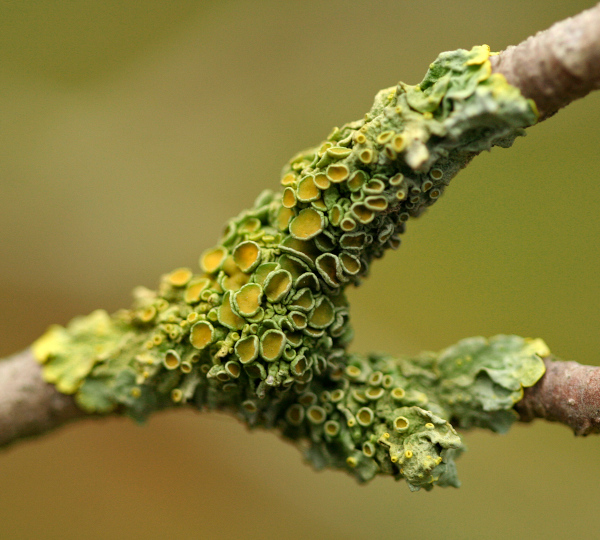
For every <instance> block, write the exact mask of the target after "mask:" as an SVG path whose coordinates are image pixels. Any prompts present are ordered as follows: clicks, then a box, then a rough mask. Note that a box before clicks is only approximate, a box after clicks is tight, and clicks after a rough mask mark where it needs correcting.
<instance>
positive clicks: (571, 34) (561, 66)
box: [490, 4, 600, 121]
mask: <svg viewBox="0 0 600 540" xmlns="http://www.w3.org/2000/svg"><path fill="white" fill-rule="evenodd" d="M490 60H491V63H492V70H493V71H495V72H498V73H502V74H503V75H504V76H505V77H506V79H507V80H508V82H509V83H510V84H512V85H513V86H516V87H517V88H519V89H520V90H521V93H522V94H523V95H524V96H525V97H527V98H531V99H533V101H535V103H536V105H537V107H538V110H539V112H540V121H542V120H545V119H546V118H548V117H550V116H552V115H553V114H554V113H556V112H557V111H558V110H559V109H561V108H562V107H565V106H566V105H568V104H569V103H571V102H572V101H575V100H576V99H579V98H582V97H584V96H585V95H587V94H589V93H590V92H591V91H592V90H595V89H597V88H600V4H596V6H595V7H593V8H591V9H588V10H586V11H583V12H581V13H580V14H579V15H576V16H575V17H570V18H569V19H565V20H564V21H560V22H558V23H556V24H554V25H553V26H551V27H550V28H549V29H548V30H545V31H543V32H538V33H537V34H536V35H535V36H531V37H530V38H528V39H526V40H525V41H523V42H522V43H520V44H519V45H517V46H516V47H515V46H511V47H508V48H507V49H506V50H505V51H502V53H501V54H499V55H498V56H494V57H492V58H491V59H490Z"/></svg>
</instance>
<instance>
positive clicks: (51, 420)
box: [0, 349, 85, 447]
mask: <svg viewBox="0 0 600 540" xmlns="http://www.w3.org/2000/svg"><path fill="white" fill-rule="evenodd" d="M82 416H85V413H84V412H83V411H81V410H80V409H79V408H78V407H77V406H76V405H75V402H74V400H73V398H72V397H71V396H67V395H65V394H61V393H60V392H58V391H57V390H56V388H55V387H54V385H51V384H48V383H46V382H45V381H44V380H43V379H42V369H41V366H40V364H39V363H38V362H37V361H36V360H35V358H34V357H33V354H32V352H31V350H30V349H27V350H25V351H23V352H21V353H18V354H15V355H14V356H11V357H9V358H6V359H4V360H1V361H0V447H3V446H6V445H8V444H10V443H11V442H13V441H16V440H19V439H22V438H24V437H31V436H34V435H38V434H42V433H45V432H47V431H49V430H51V429H54V428H56V427H58V426H61V425H62V424H64V423H65V422H68V421H69V420H73V419H75V418H78V417H82Z"/></svg>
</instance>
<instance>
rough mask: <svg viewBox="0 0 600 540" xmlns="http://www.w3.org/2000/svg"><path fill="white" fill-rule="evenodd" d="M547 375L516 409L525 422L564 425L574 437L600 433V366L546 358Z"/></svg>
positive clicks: (529, 389) (526, 394) (527, 392)
mask: <svg viewBox="0 0 600 540" xmlns="http://www.w3.org/2000/svg"><path fill="white" fill-rule="evenodd" d="M544 362H545V364H546V373H545V375H544V376H543V377H542V378H541V379H540V381H539V382H538V383H537V384H536V385H535V386H532V387H531V388H526V389H525V395H524V397H523V399H522V400H521V401H519V403H517V404H516V406H515V409H516V410H517V412H518V413H519V414H520V416H521V421H522V422H531V421H532V420H534V419H535V418H543V419H544V420H548V421H549V422H561V423H562V424H565V425H566V426H568V427H570V428H572V429H573V431H574V432H575V435H590V434H592V433H600V367H597V366H584V365H581V364H578V363H577V362H563V361H555V360H553V359H552V358H550V357H549V358H546V359H544Z"/></svg>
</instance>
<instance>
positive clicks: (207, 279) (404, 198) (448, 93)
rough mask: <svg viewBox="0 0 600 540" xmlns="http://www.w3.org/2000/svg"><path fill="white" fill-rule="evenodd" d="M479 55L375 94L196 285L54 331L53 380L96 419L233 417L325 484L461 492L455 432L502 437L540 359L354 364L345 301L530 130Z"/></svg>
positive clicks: (265, 199)
mask: <svg viewBox="0 0 600 540" xmlns="http://www.w3.org/2000/svg"><path fill="white" fill-rule="evenodd" d="M489 54H490V53H489V48H487V47H486V46H481V47H474V48H473V49H472V50H471V51H466V50H458V51H454V52H448V53H443V54H442V55H440V57H439V58H438V59H437V60H436V61H435V62H434V63H433V64H431V66H430V68H429V71H428V72H427V74H426V76H425V78H424V79H423V81H422V82H421V84H419V85H417V86H409V85H406V84H404V83H399V84H398V85H396V86H394V87H391V88H387V89H385V90H382V91H381V92H379V93H378V94H377V96H376V98H375V103H374V105H373V107H372V108H371V110H370V111H369V112H368V113H367V114H366V115H365V117H364V118H363V119H361V120H358V121H355V122H350V123H348V124H346V125H344V126H343V127H341V128H339V129H338V128H335V129H334V130H333V131H332V132H331V134H330V135H329V137H328V138H327V140H326V141H324V142H323V143H321V144H320V145H318V146H316V147H315V148H311V149H309V150H306V151H304V152H301V153H299V154H298V155H296V156H295V157H294V158H292V160H291V161H290V162H289V163H288V164H287V165H286V166H285V167H284V169H283V171H282V174H281V185H282V193H279V194H278V193H274V192H272V191H265V192H263V193H262V194H261V195H260V196H259V197H258V199H257V200H256V202H255V203H254V205H253V206H252V208H250V209H249V210H246V211H244V212H242V213H241V214H240V215H239V216H237V217H235V218H233V219H231V220H230V221H229V222H228V223H227V225H226V227H225V231H224V234H223V237H222V238H221V240H220V241H219V244H218V245H217V246H215V247H213V248H211V249H208V250H206V251H205V252H204V253H203V254H202V256H201V257H200V263H199V265H200V269H201V271H202V273H201V274H198V275H194V273H193V272H192V271H191V270H190V269H187V268H180V269H177V270H175V271H173V272H171V273H169V274H166V275H165V276H163V278H162V280H161V282H160V285H159V287H158V290H156V291H151V290H148V289H145V288H139V289H136V291H135V292H134V298H135V299H134V303H133V306H132V307H131V308H130V309H127V310H122V311H119V312H117V313H115V314H114V315H112V316H109V315H107V314H106V313H105V312H103V311H96V312H94V313H92V314H91V315H89V316H87V317H80V318H77V319H74V320H73V321H72V322H71V323H70V324H69V325H68V326H67V327H66V328H62V327H57V326H54V327H52V328H50V329H49V330H48V332H47V333H46V334H45V335H44V336H42V337H41V338H40V339H39V340H38V341H37V342H36V344H35V345H34V353H35V355H36V357H37V358H38V360H39V361H40V362H42V363H43V364H44V368H43V372H44V376H45V378H46V380H47V381H49V382H51V383H54V384H55V385H56V387H57V388H58V389H59V390H60V391H61V392H65V393H68V394H73V395H74V396H75V400H76V401H77V403H78V404H79V406H80V407H82V408H83V409H85V410H86V411H88V412H90V413H101V414H102V413H109V412H111V411H120V412H123V413H125V414H128V415H130V416H131V417H133V418H135V419H137V420H143V419H145V418H146V417H147V416H148V415H149V414H150V413H152V412H153V411H155V410H158V409H162V408H165V407H170V406H183V405H184V404H189V405H192V406H195V407H199V408H202V409H225V410H229V411H231V412H233V413H234V414H236V415H237V416H238V417H239V418H240V419H242V420H244V421H245V422H247V423H248V424H249V425H250V426H252V427H254V426H263V427H267V428H276V429H278V430H280V431H281V433H282V434H283V436H284V437H286V438H288V439H292V440H295V441H299V442H300V441H308V443H309V444H308V445H307V444H303V447H305V448H306V447H307V448H308V450H306V457H307V459H308V460H309V461H310V462H312V463H313V465H314V466H315V467H317V468H320V467H335V468H340V469H344V470H346V471H348V472H349V473H351V474H353V475H354V476H355V477H356V478H357V479H358V480H360V481H365V480H369V479H370V478H372V477H373V476H375V475H377V474H388V475H392V476H394V477H395V478H398V479H400V478H404V479H406V481H407V482H408V485H409V487H410V488H411V489H413V490H415V489H419V488H421V487H423V488H425V489H430V488H431V487H432V486H433V485H436V484H437V485H442V486H444V485H458V481H457V479H456V473H455V468H454V457H456V456H457V455H458V454H459V453H460V452H461V451H462V450H463V446H462V443H461V439H460V437H459V435H458V434H457V432H456V431H455V427H464V428H469V427H474V426H479V427H485V428H489V429H491V430H493V431H498V432H502V431H505V430H506V429H507V428H508V426H509V425H510V424H511V423H512V422H513V421H514V420H515V417H516V413H515V412H514V411H513V409H512V407H513V405H514V404H515V403H516V402H517V401H518V400H519V399H520V398H521V396H522V388H523V387H524V386H531V385H533V384H535V382H536V381H537V380H538V379H539V377H541V375H542V374H543V371H544V364H543V362H542V361H541V357H542V356H545V355H546V354H548V351H547V349H546V347H545V345H544V344H543V343H541V342H538V341H528V340H526V339H523V338H519V337H515V336H499V337H497V338H494V339H492V340H490V341H489V342H488V341H486V340H484V339H483V338H473V339H470V340H465V341H462V342H460V343H459V344H458V345H456V346H454V347H451V348H449V349H447V350H445V351H442V352H441V353H438V354H434V353H426V354H423V355H420V356H419V357H417V358H393V357H390V356H387V355H370V356H366V357H364V356H359V355H352V354H349V353H348V351H347V348H348V345H349V344H350V342H351V339H352V329H351V326H350V324H349V305H348V301H347V299H346V295H345V289H346V287H347V286H349V285H358V284H359V282H360V280H361V279H363V278H364V277H365V276H366V275H367V274H368V271H369V267H370V265H371V263H372V262H373V260H374V259H377V258H380V257H381V256H382V255H383V254H384V252H385V250H386V249H388V248H391V249H396V248H397V247H398V246H399V244H400V239H399V235H400V234H402V233H403V232H404V230H405V224H406V221H407V220H408V219H409V218H411V217H413V216H418V215H420V214H421V213H422V212H423V211H424V210H425V209H426V208H427V207H428V206H430V205H431V204H433V203H434V202H435V201H436V200H437V199H438V198H439V197H440V195H441V194H442V193H443V191H444V190H445V188H446V187H447V185H448V184H449V182H450V180H451V179H452V177H453V176H454V175H455V174H456V173H457V172H458V171H459V170H460V169H461V168H462V167H464V166H465V165H466V164H467V163H468V161H469V160H470V159H471V158H472V157H473V156H474V155H476V154H477V153H478V152H481V151H482V150H486V149H489V148H490V147H491V146H494V145H498V146H505V147H506V146H510V145H511V144H512V142H513V140H514V139H515V137H517V136H518V135H522V134H523V128H525V127H527V126H530V125H532V124H534V123H535V122H536V118H537V113H536V110H535V105H534V104H533V103H532V102H531V101H529V100H526V99H524V98H523V97H522V96H521V95H520V93H519V92H518V90H516V89H515V88H513V87H511V86H510V85H509V84H508V83H507V82H506V80H505V79H504V78H503V77H502V76H501V75H499V74H492V73H491V66H490V62H489ZM450 422H452V424H451V423H450Z"/></svg>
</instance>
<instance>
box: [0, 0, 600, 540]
mask: <svg viewBox="0 0 600 540" xmlns="http://www.w3.org/2000/svg"><path fill="white" fill-rule="evenodd" d="M592 4H593V2H592V1H572V0H557V1H555V2H552V3H549V2H547V1H545V0H536V1H530V2H522V1H516V0H514V1H513V0H511V1H504V2H482V1H477V2H475V1H467V0H464V1H462V0H461V1H452V2H449V1H447V0H444V1H421V2H416V1H406V0H404V1H403V0H394V1H377V0H375V1H369V2H360V1H352V2H344V1H342V0H328V1H326V2H312V1H294V2H282V1H279V2H278V1H274V0H272V1H265V2H261V1H220V2H216V1H215V2H191V1H188V2H185V1H168V2H167V1H163V2H159V1H156V0H145V1H144V2H127V1H124V0H123V1H120V2H119V1H107V0H104V1H102V2H99V1H98V2H82V1H67V0H61V1H55V2H48V1H41V0H38V1H25V0H21V1H14V2H13V1H10V2H2V3H1V4H0V5H1V7H0V126H1V127H0V306H1V309H0V356H4V355H7V354H9V353H12V352H16V351H18V350H20V349H22V348H24V347H26V346H28V345H29V344H30V343H31V342H32V341H33V340H34V339H35V338H36V337H38V336H39V335H40V334H41V333H42V332H43V331H44V329H45V328H46V327H47V326H48V325H49V324H51V323H55V322H58V323H63V324H64V323H66V322H67V321H68V320H69V319H70V318H71V317H72V316H74V315H77V314H80V313H87V312H89V311H91V310H93V309H95V308H99V307H102V308H105V309H107V310H108V311H114V310H116V309H118V308H119V307H122V306H127V305H128V304H129V302H130V291H131V289H132V288H133V287H134V286H136V285H139V284H143V285H145V286H149V287H154V285H155V284H156V283H157V279H158V276H159V275H160V274H162V273H164V272H167V271H169V270H171V269H173V268H175V267H179V266H191V267H194V268H197V266H196V265H197V258H198V255H199V253H200V252H201V251H202V250H203V249H205V248H206V247H209V246H210V245H211V244H212V243H213V242H214V240H215V239H216V238H217V237H218V235H219V233H220V231H221V228H222V225H223V223H224V222H225V220H226V219H227V218H228V217H230V216H232V215H234V214H236V213H237V212H239V211H240V210H242V209H243V208H244V207H245V206H246V205H248V204H249V203H250V202H251V201H252V200H253V199H254V197H255V196H256V195H257V193H258V192H259V191H260V190H261V189H263V188H275V187H276V186H277V182H278V175H279V170H280V168H281V166H282V165H283V163H284V162H285V161H286V160H287V159H288V158H289V157H290V156H291V155H292V154H294V153H295V152H296V151H298V150H300V149H302V148H304V147H306V146H310V145H313V144H316V143H318V142H319V141H320V140H321V139H322V138H324V137H325V136H326V135H327V133H328V132H329V130H330V129H331V128H332V127H333V126H334V125H341V124H343V123H345V122H347V121H350V120H354V119H356V118H359V117H361V116H362V115H363V114H364V113H365V112H366V111H367V110H368V109H369V107H370V105H371V102H372V98H373V96H374V94H375V92H376V91H377V90H379V89H380V88H382V87H385V86H390V85H392V84H395V83H396V82H397V81H398V80H399V79H402V80H404V81H406V82H408V83H411V84H416V83H417V82H419V81H420V80H421V78H422V76H423V75H424V73H425V71H426V69H427V66H428V65H429V63H430V62H431V61H432V60H433V59H434V58H435V57H436V56H437V54H438V53H439V52H441V51H444V50H451V49H456V48H459V47H465V48H470V47H471V46H473V45H475V44H481V43H488V44H489V45H490V46H491V47H492V50H501V49H503V48H505V47H506V46H507V45H509V44H516V43H518V42H519V41H521V40H522V39H524V38H525V37H527V36H528V35H530V34H532V33H535V32H536V31H538V30H541V29H544V28H546V27H548V26H549V25H550V24H551V23H552V22H554V21H556V20H559V19H562V18H564V17H566V16H568V15H571V14H575V13H577V12H578V11H580V10H582V9H584V8H586V7H589V6H591V5H592ZM599 135H600V93H596V94H595V95H592V96H590V97H588V98H586V99H585V100H583V101H581V102H578V103H575V104H573V105H571V106H570V107H568V109H566V110H564V111H562V112H560V113H559V114H558V116H556V117H555V118H552V119H550V120H549V121H548V122H545V123H544V124H542V125H540V126H538V127H534V128H532V129H530V130H529V134H528V136H527V138H525V139H520V140H518V141H517V142H516V144H515V146H514V147H513V148H512V149H510V150H502V149H495V150H494V151H493V152H492V153H490V154H485V155H482V156H480V157H478V158H477V159H476V160H475V161H474V162H473V163H472V164H471V165H470V166H469V167H468V169H466V170H465V171H464V172H462V173H461V174H460V175H459V176H458V177H457V178H456V179H455V180H454V181H453V183H452V185H451V187H450V189H449V190H448V191H447V193H446V194H445V195H444V197H443V199H442V201H441V202H439V203H438V204H437V205H435V207H434V208H432V209H431V210H430V211H428V212H427V213H426V214H425V215H424V216H423V217H422V218H421V219H419V220H417V221H415V222H414V223H413V222H411V223H410V224H409V228H408V232H407V234H406V235H404V238H403V244H402V247H401V249H400V250H399V251H398V252H396V253H390V254H388V255H386V257H385V259H384V260H382V261H380V262H379V263H378V264H376V265H375V266H374V267H373V271H372V275H371V277H370V279H369V280H368V281H366V282H365V283H364V285H363V287H362V288H361V289H360V290H352V291H351V292H350V297H351V301H352V306H353V311H352V316H353V321H354V325H355V329H356V340H355V343H354V346H353V347H354V350H356V351H368V350H371V349H380V350H386V351H389V352H391V353H403V352H408V353H414V352H417V351H419V350H422V349H433V350H436V349H440V348H442V347H445V346H447V345H449V344H452V343H454V342H456V341H457V340H459V339H460V338H463V337H467V336H472V335H484V336H491V335H494V334H497V333H518V334H521V335H525V336H532V337H542V338H544V339H545V340H546V341H547V343H548V345H549V346H550V348H551V349H552V350H553V352H555V353H556V354H558V355H559V356H561V357H563V358H566V359H576V360H578V361H582V362H586V363H596V364H600V357H599V355H598V351H599V350H600V332H599V328H600V309H599V306H598V302H599V299H600V281H599V279H598V268H599V266H600V264H599V263H600V253H599V251H598V248H597V242H598V237H599V236H600V219H598V209H599V208H600V162H599V159H598V156H599V155H600V152H599V151H598V150H599V143H598V140H599ZM466 442H467V444H468V446H469V448H470V451H469V452H468V453H467V454H465V455H464V456H463V457H462V458H461V459H460V460H459V463H458V465H459V473H460V477H461V479H462V481H463V486H462V487H461V488H460V489H459V490H454V489H450V488H448V489H445V490H444V489H439V488H436V489H435V490H434V491H433V492H431V493H426V492H419V493H414V494H413V493H410V492H409V491H408V489H407V487H406V485H405V484H404V483H395V482H394V481H393V480H391V479H388V478H385V479H377V480H375V481H373V482H372V483H370V484H368V485H366V486H359V485H357V484H356V483H355V482H354V481H353V480H352V479H350V478H349V477H346V476H345V475H344V474H343V473H340V472H323V473H318V474H317V473H315V472H313V471H312V470H311V469H310V468H309V467H307V466H306V465H304V464H303V463H302V461H301V458H300V454H299V453H298V452H297V451H296V450H295V449H294V448H293V447H291V446H290V445H288V444H285V443H283V442H281V441H280V440H279V439H278V438H277V436H276V435H275V434H272V433H266V432H255V433H250V432H248V431H247V430H246V429H245V428H244V427H243V426H242V425H240V424H238V423H237V422H236V421H235V420H233V419H232V418H229V417H227V416H224V415H219V414H195V413H192V412H176V411H175V412H170V413H165V414H160V415H157V416H156V417H154V418H152V419H151V420H150V421H149V422H148V424H147V425H146V426H144V427H139V426H136V425H134V424H133V423H132V422H130V421H128V420H125V419H122V420H120V419H112V420H107V421H96V422H93V421H90V422H87V423H85V422H84V423H79V424H75V425H72V426H68V427H66V428H63V429H62V430H60V431H58V432H56V433H53V434H51V435H48V436H46V437H43V438H41V439H38V440H32V441H30V442H26V443H21V444H19V445H17V446H15V447H14V448H11V449H9V450H8V451H4V452H1V453H0V537H1V538H3V539H11V540H12V539H31V538H60V539H75V538H86V539H106V538H111V539H121V538H123V539H131V538H147V539H162V538H174V537H179V538H200V539H209V540H210V539H230V538H238V539H275V538H285V539H288V540H292V539H306V538H308V539H316V538H319V539H320V538H326V539H330V538H331V539H338V538H339V539H342V538H415V536H417V535H420V537H422V538H432V539H436V538H446V539H447V538H451V539H454V538H456V539H471V538H473V539H478V538H486V539H500V538H503V539H504V538H567V537H568V538H593V537H598V536H596V535H598V534H600V533H598V531H597V529H596V527H595V522H596V521H597V520H595V519H593V517H594V516H597V512H598V500H600V438H588V439H575V438H574V437H573V435H572V434H571V433H570V432H569V431H568V430H567V429H566V428H564V427H562V426H556V425H550V424H544V423H539V424H534V425H530V426H516V427H515V428H514V429H513V430H512V431H511V433H510V434H509V435H507V436H493V435H491V434H487V433H470V434H467V435H466Z"/></svg>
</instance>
